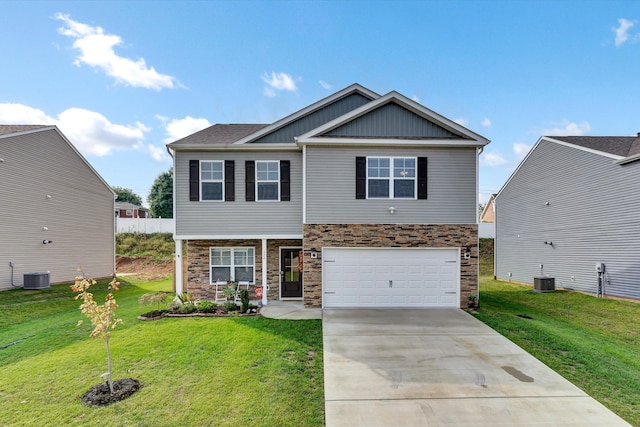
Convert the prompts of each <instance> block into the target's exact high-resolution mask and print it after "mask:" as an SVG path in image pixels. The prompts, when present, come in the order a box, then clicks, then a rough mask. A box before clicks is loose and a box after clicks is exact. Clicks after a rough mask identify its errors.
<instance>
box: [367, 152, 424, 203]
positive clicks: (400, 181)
mask: <svg viewBox="0 0 640 427" xmlns="http://www.w3.org/2000/svg"><path fill="white" fill-rule="evenodd" d="M367 198H368V199H415V198H416V158H415V157H367Z"/></svg>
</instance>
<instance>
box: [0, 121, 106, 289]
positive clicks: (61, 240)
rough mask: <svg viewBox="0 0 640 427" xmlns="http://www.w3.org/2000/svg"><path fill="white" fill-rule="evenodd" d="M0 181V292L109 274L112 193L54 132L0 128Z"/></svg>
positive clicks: (52, 129)
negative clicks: (45, 278)
mask: <svg viewBox="0 0 640 427" xmlns="http://www.w3.org/2000/svg"><path fill="white" fill-rule="evenodd" d="M0 183H2V185H0V212H1V214H2V221H0V289H10V288H12V287H13V286H22V284H23V277H24V274H25V273H34V272H38V273H43V272H49V273H50V275H49V281H50V283H58V282H67V281H73V280H74V277H75V276H77V275H78V268H81V269H82V270H83V271H84V273H85V274H86V275H87V276H89V277H92V278H98V277H106V276H109V275H111V274H112V273H113V271H114V261H115V243H114V237H113V236H114V220H113V209H114V207H113V204H114V198H115V194H114V193H113V191H111V188H110V187H109V186H108V185H107V184H106V183H105V182H104V180H103V179H102V178H101V177H100V176H99V175H98V174H97V173H96V171H95V170H94V169H93V168H92V167H91V165H89V163H88V162H87V161H86V160H85V159H84V158H83V157H82V155H80V153H79V152H78V151H77V150H76V149H75V148H74V147H73V145H72V144H71V142H69V140H68V139H67V138H66V137H65V136H64V135H63V134H62V133H61V132H60V131H59V130H58V128H57V127H55V126H14V125H10V126H9V125H0ZM12 284H13V285H12Z"/></svg>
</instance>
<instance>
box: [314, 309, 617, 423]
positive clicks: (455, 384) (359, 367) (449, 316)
mask: <svg viewBox="0 0 640 427" xmlns="http://www.w3.org/2000/svg"><path fill="white" fill-rule="evenodd" d="M322 318H323V321H322V325H323V335H324V350H323V352H324V381H325V416H326V425H327V427H337V426H349V427H352V426H367V427H376V426H402V427H410V426H487V427H488V426H492V427H496V426H598V427H601V426H610V427H613V426H629V424H627V423H626V422H624V421H623V420H622V419H621V418H620V417H618V416H617V415H615V414H614V413H613V412H611V411H609V410H608V409H607V408H605V407H604V406H603V405H602V404H600V403H598V402H597V401H596V400H595V399H593V398H591V397H589V396H588V395H587V394H585V393H584V392H583V391H582V390H580V389H579V388H577V387H576V386H574V385H573V384H571V383H570V382H569V381H567V380H565V379H564V378H562V377H561V376H560V375H558V374H557V373H555V372H554V371H553V370H551V369H550V368H548V367H547V366H546V365H544V364H543V363H541V362H540V361H538V360H537V359H535V358H534V357H533V356H531V355H530V354H528V353H527V352H525V351H524V350H522V349H521V348H520V347H518V346H516V345H515V344H513V343H512V342H511V341H509V340H507V339H506V338H504V337H503V336H501V335H500V334H498V333H496V332H495V331H493V330H492V329H491V328H489V327H488V326H486V325H484V324H483V323H482V322H480V321H478V320H477V319H475V318H474V317H473V316H471V315H469V314H468V313H466V312H464V311H462V310H458V309H409V310H408V309H325V310H323V314H322Z"/></svg>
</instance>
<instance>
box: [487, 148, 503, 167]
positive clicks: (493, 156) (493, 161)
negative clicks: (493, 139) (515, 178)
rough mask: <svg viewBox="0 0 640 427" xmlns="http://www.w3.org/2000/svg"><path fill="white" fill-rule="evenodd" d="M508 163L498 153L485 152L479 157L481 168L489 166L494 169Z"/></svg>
mask: <svg viewBox="0 0 640 427" xmlns="http://www.w3.org/2000/svg"><path fill="white" fill-rule="evenodd" d="M507 163H509V162H508V161H507V160H506V159H505V158H504V157H502V155H501V154H500V153H498V152H495V151H494V152H487V151H485V152H484V153H482V154H481V155H480V165H481V166H489V167H496V166H502V165H506V164H507Z"/></svg>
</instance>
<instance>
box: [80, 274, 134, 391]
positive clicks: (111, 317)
mask: <svg viewBox="0 0 640 427" xmlns="http://www.w3.org/2000/svg"><path fill="white" fill-rule="evenodd" d="M95 284H96V281H95V280H93V279H87V278H85V277H84V276H79V277H76V281H75V283H74V284H73V285H72V286H71V289H72V290H73V292H76V293H77V294H78V295H76V296H75V299H76V300H77V299H80V298H81V299H82V304H80V311H81V312H82V314H84V315H85V316H87V317H88V318H89V320H91V326H93V331H92V332H91V336H92V337H93V338H96V337H97V338H104V340H105V343H106V345H107V372H106V373H104V374H103V377H106V379H107V383H108V384H109V391H110V392H111V394H113V379H112V378H111V349H110V348H109V335H110V329H113V328H115V327H116V326H118V324H121V323H122V319H118V318H116V317H115V311H116V308H118V304H116V300H115V298H114V297H113V291H117V290H118V286H120V283H119V282H116V278H115V276H114V278H113V280H112V281H111V283H109V287H108V289H109V293H108V294H107V296H106V299H105V302H104V304H103V305H98V303H97V302H95V301H94V300H93V294H92V293H90V292H89V287H91V286H92V285H95ZM80 324H82V320H80V321H79V322H78V325H80Z"/></svg>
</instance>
